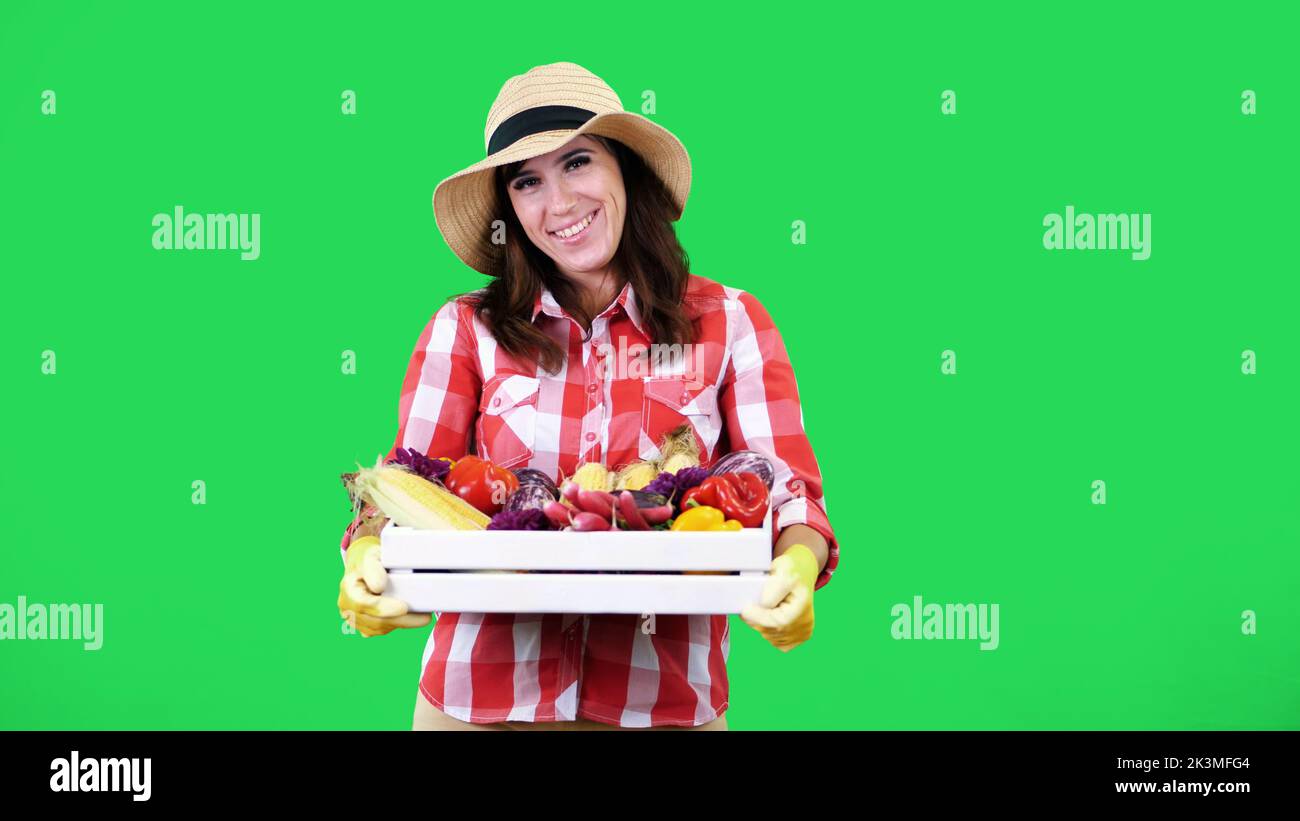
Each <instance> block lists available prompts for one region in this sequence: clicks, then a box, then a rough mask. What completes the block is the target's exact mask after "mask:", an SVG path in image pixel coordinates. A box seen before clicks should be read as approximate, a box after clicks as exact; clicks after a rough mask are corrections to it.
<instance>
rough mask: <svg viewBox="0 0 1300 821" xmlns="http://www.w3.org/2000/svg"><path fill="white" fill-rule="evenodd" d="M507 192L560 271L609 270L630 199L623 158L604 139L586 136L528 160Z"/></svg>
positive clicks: (530, 233)
mask: <svg viewBox="0 0 1300 821" xmlns="http://www.w3.org/2000/svg"><path fill="white" fill-rule="evenodd" d="M506 190H507V191H509V192H510V201H511V203H512V204H513V205H514V208H515V215H516V216H517V217H518V218H519V224H520V225H522V226H523V227H524V232H525V233H527V234H528V238H529V239H530V240H532V242H533V244H534V245H536V246H537V247H538V248H540V249H541V250H542V251H543V252H544V253H545V254H546V255H547V256H549V257H550V258H551V259H553V260H555V265H556V267H557V268H559V270H560V272H561V273H563V274H565V275H566V276H570V277H573V276H574V275H575V274H592V273H604V272H605V270H606V268H607V266H608V265H609V262H610V260H612V259H613V258H614V252H615V251H617V250H618V240H619V237H621V236H623V217H624V206H625V204H626V201H627V199H626V193H625V191H624V189H623V174H622V172H621V171H620V170H619V167H618V159H617V158H616V157H615V156H614V155H613V154H611V153H610V152H609V150H608V149H606V148H605V146H604V145H602V144H601V143H600V141H599V140H593V139H591V138H590V137H588V136H587V135H585V134H582V135H579V136H577V137H575V138H573V139H572V140H570V141H569V142H568V143H566V144H564V145H562V146H560V147H559V148H557V149H555V150H554V151H552V152H551V153H549V154H543V155H542V156H540V157H534V158H532V159H531V160H528V161H527V162H526V163H524V164H523V165H522V166H521V167H520V168H519V170H518V171H516V172H515V175H514V177H513V178H511V179H509V180H507V181H506ZM587 220H590V222H589V223H588V222H586V221H587ZM584 223H585V227H583V226H584ZM579 229H581V230H579ZM557 231H563V232H564V233H565V234H568V235H569V236H567V237H566V236H562V235H561V234H558V233H556V232H557ZM575 232H576V233H575ZM577 278H578V279H581V278H582V277H580V276H579V277H577Z"/></svg>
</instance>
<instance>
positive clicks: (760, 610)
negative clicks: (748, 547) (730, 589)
mask: <svg viewBox="0 0 1300 821" xmlns="http://www.w3.org/2000/svg"><path fill="white" fill-rule="evenodd" d="M819 572H820V570H819V568H818V563H817V557H816V556H815V555H813V552H812V549H811V548H809V547H808V546H807V545H803V544H794V545H791V546H790V547H789V549H787V550H786V551H785V552H784V553H782V554H781V555H780V556H777V557H776V558H775V559H773V560H772V568H771V575H770V576H769V577H768V579H767V584H766V585H764V587H763V592H762V594H761V595H760V596H759V599H758V603H757V604H750V605H746V606H745V609H744V610H742V611H741V612H740V618H741V619H742V620H743V621H744V622H745V623H746V624H748V625H749V626H750V627H753V628H754V629H755V630H757V631H758V632H759V633H760V634H762V636H763V638H765V639H767V640H768V641H769V642H771V643H772V646H773V647H776V648H777V649H778V650H780V651H782V652H789V651H790V650H792V649H794V648H795V647H798V646H799V645H800V644H803V643H804V642H805V641H807V640H808V639H809V638H810V637H811V636H812V631H813V585H814V584H815V583H816V582H817V574H818V573H819Z"/></svg>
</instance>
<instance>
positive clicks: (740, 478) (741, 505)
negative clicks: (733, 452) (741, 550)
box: [682, 473, 768, 527]
mask: <svg viewBox="0 0 1300 821" xmlns="http://www.w3.org/2000/svg"><path fill="white" fill-rule="evenodd" d="M692 504H698V505H706V506H708V507H716V508H718V509H719V510H721V511H722V512H723V514H724V515H725V516H726V517H727V518H729V519H735V520H737V521H739V522H740V523H741V524H742V525H744V526H745V527H758V526H760V525H762V524H763V518H764V517H765V516H766V515H767V504H768V493H767V485H765V484H763V480H762V478H761V477H760V476H759V475H758V474H757V473H723V474H721V475H718V476H710V477H709V478H707V479H705V480H704V481H703V482H702V483H701V484H700V485H699V487H694V488H691V489H690V490H688V491H686V495H685V496H683V497H682V510H686V509H687V508H688V507H691V506H692ZM683 515H685V514H683Z"/></svg>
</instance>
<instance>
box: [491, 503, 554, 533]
mask: <svg viewBox="0 0 1300 821" xmlns="http://www.w3.org/2000/svg"><path fill="white" fill-rule="evenodd" d="M550 527H551V523H550V520H549V519H547V518H546V514H545V513H542V511H540V510H538V509H536V508H528V509H526V510H503V511H501V512H500V513H498V514H497V515H495V516H493V517H492V521H491V522H490V523H488V526H487V529H488V530H550Z"/></svg>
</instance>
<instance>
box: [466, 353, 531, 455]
mask: <svg viewBox="0 0 1300 821" xmlns="http://www.w3.org/2000/svg"><path fill="white" fill-rule="evenodd" d="M540 391H541V380H539V379H538V378H537V377H534V376H524V375H522V374H497V375H496V376H494V377H492V378H491V379H489V380H488V381H487V383H486V384H484V385H483V394H482V398H481V399H480V400H479V407H478V421H477V422H476V423H475V429H474V432H475V438H476V440H477V442H478V456H479V458H480V459H487V460H489V461H490V462H492V463H493V464H494V465H497V466H498V467H503V468H508V467H515V466H518V465H524V464H527V463H528V461H529V460H530V459H532V458H533V453H534V451H535V448H536V440H537V398H538V395H539V394H540Z"/></svg>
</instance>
